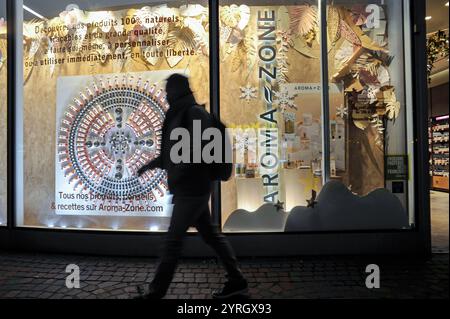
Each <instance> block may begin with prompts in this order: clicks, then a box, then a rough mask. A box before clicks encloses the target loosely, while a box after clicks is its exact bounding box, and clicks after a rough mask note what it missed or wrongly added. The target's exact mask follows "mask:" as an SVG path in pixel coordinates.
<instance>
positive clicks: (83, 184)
mask: <svg viewBox="0 0 450 319" xmlns="http://www.w3.org/2000/svg"><path fill="white" fill-rule="evenodd" d="M173 73H185V72H184V71H180V70H173V71H151V72H141V73H129V74H105V75H95V76H71V77H60V78H58V84H57V111H56V158H55V161H56V165H55V178H56V181H55V211H56V214H58V215H86V216H139V217H142V216H145V217H170V216H171V214H172V204H171V203H172V198H171V197H172V196H170V194H169V191H168V186H167V176H166V172H165V171H163V170H159V169H157V170H152V171H148V172H147V173H146V174H144V175H143V176H142V177H138V176H137V171H138V169H139V168H140V167H142V166H143V165H144V164H146V163H148V162H149V161H151V160H152V159H154V158H155V157H156V156H158V155H159V153H160V146H161V129H162V125H163V122H164V118H165V113H166V111H167V109H168V103H167V101H166V96H165V93H164V90H163V88H164V85H165V80H166V79H167V78H168V77H169V76H170V75H171V74H173Z"/></svg>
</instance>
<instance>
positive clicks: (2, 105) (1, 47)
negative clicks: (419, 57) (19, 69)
mask: <svg viewBox="0 0 450 319" xmlns="http://www.w3.org/2000/svg"><path fill="white" fill-rule="evenodd" d="M6 34H7V33H6V0H0V227H1V226H4V225H6V220H7V214H6V197H7V178H6V177H7V157H6V156H7V150H6V148H7V138H6V136H7V131H6V129H7V127H6V121H7V118H6V114H7V112H6V109H7V85H6V83H7V78H6V77H7V67H6V58H7V42H6Z"/></svg>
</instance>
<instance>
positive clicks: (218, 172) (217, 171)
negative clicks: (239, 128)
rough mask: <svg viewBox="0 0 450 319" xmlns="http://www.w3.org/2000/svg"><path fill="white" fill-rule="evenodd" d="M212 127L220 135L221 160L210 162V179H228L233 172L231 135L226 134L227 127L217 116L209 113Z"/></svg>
mask: <svg viewBox="0 0 450 319" xmlns="http://www.w3.org/2000/svg"><path fill="white" fill-rule="evenodd" d="M210 116H211V123H212V127H215V128H217V129H219V131H220V133H221V134H220V135H221V137H222V160H221V162H220V163H215V162H213V163H212V164H210V170H211V180H213V181H223V182H225V181H228V180H229V179H230V178H231V175H232V174H233V147H232V143H231V136H229V135H228V132H227V127H226V126H225V124H223V123H222V122H221V121H220V119H219V118H217V117H216V116H215V115H212V114H210Z"/></svg>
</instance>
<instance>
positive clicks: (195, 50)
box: [17, 0, 210, 231]
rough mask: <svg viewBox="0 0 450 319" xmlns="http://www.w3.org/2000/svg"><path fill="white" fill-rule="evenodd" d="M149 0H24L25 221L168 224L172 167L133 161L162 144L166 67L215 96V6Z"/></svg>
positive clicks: (139, 226)
mask: <svg viewBox="0 0 450 319" xmlns="http://www.w3.org/2000/svg"><path fill="white" fill-rule="evenodd" d="M94 3H95V4H94ZM152 3H156V1H146V2H144V1H135V2H134V3H131V4H130V1H106V0H105V1H103V0H102V1H93V2H92V1H78V2H77V3H75V4H73V2H69V1H56V2H55V1H42V0H36V1H34V0H25V1H24V9H25V10H24V22H23V32H24V34H23V37H24V39H23V40H24V50H23V60H24V88H23V96H24V101H23V118H21V119H20V120H21V121H23V137H22V139H23V154H22V153H20V152H19V153H17V154H18V156H19V157H21V156H22V155H23V178H24V179H23V183H19V190H18V191H19V192H20V191H23V207H21V206H18V207H17V210H18V211H17V224H18V226H30V227H55V228H79V229H100V230H139V231H142V230H144V231H146V230H150V231H164V230H166V229H167V227H168V225H169V218H170V215H171V208H172V207H171V196H170V194H169V192H168V189H167V183H166V175H165V172H164V171H152V172H148V173H147V174H146V175H145V176H143V177H142V178H138V177H137V176H136V171H137V169H138V168H139V167H140V166H142V165H143V164H144V163H145V162H147V161H149V160H150V159H152V158H153V157H155V156H156V155H157V154H158V153H159V151H160V150H159V146H160V142H161V136H160V134H161V132H160V130H161V127H162V123H163V121H164V116H165V112H166V110H167V108H168V103H167V101H166V99H165V94H164V91H163V89H164V86H165V80H166V79H167V78H168V77H169V75H170V74H172V73H184V74H187V75H189V77H190V79H191V86H192V88H193V90H194V93H195V95H196V98H197V99H198V102H199V103H204V104H208V102H209V97H210V95H209V85H207V83H208V82H209V29H208V25H209V21H208V19H209V12H208V7H207V3H208V2H207V1H189V4H187V3H186V2H185V1H166V4H160V2H159V1H158V3H157V4H152ZM21 146H22V145H18V150H20V148H21ZM20 187H22V189H20ZM19 203H20V201H19Z"/></svg>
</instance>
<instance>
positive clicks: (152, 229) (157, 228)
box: [150, 226, 159, 231]
mask: <svg viewBox="0 0 450 319" xmlns="http://www.w3.org/2000/svg"><path fill="white" fill-rule="evenodd" d="M158 230H159V227H158V226H150V231H158Z"/></svg>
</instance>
